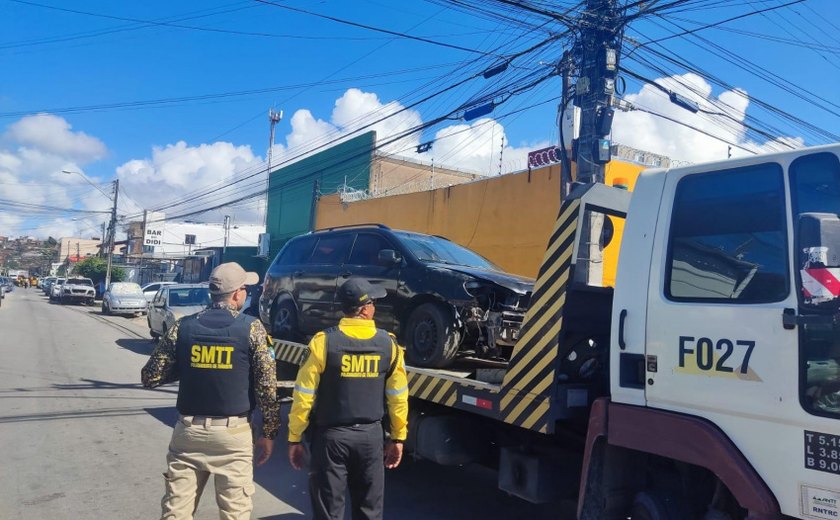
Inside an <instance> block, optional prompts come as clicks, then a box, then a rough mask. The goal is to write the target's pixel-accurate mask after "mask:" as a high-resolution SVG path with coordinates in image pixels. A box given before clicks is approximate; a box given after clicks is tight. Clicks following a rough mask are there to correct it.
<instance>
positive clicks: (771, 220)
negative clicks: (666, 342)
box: [665, 163, 790, 303]
mask: <svg viewBox="0 0 840 520" xmlns="http://www.w3.org/2000/svg"><path fill="white" fill-rule="evenodd" d="M667 269H668V273H667V278H666V281H665V294H666V296H667V297H668V298H669V299H671V300H675V301H706V302H721V303H723V302H726V303H764V302H777V301H781V300H783V299H784V298H786V297H787V295H788V294H789V291H790V289H789V288H790V283H789V280H788V271H789V269H788V261H787V225H786V221H785V187H784V178H783V175H782V169H781V167H780V166H779V165H778V164H776V163H768V164H760V165H756V166H749V167H745V168H735V169H731V170H724V171H719V172H713V173H701V174H697V175H690V176H688V177H685V178H684V179H682V180H680V181H679V184H678V185H677V193H676V197H675V201H674V212H673V215H672V216H671V238H670V244H669V246H668V266H667Z"/></svg>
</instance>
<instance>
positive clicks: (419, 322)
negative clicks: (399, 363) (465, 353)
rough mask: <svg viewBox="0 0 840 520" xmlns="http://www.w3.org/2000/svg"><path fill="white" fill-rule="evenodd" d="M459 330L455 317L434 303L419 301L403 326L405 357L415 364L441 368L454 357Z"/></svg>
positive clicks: (458, 341)
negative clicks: (404, 326)
mask: <svg viewBox="0 0 840 520" xmlns="http://www.w3.org/2000/svg"><path fill="white" fill-rule="evenodd" d="M460 343H461V333H460V331H458V330H456V328H455V320H454V319H453V317H452V315H451V314H450V313H449V312H447V311H446V309H445V308H444V307H443V306H442V305H440V304H437V303H424V304H423V305H420V306H419V307H417V308H416V309H414V312H412V313H411V316H410V317H409V318H408V324H407V326H406V328H405V357H406V360H407V361H408V363H409V364H411V365H414V366H418V367H435V368H442V367H445V366H448V365H450V364H451V363H452V361H454V360H455V356H456V355H457V354H458V346H459V345H460Z"/></svg>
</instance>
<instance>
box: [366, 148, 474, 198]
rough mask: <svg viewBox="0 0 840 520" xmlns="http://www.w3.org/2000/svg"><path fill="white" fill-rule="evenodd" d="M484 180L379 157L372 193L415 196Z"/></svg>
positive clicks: (374, 164)
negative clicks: (410, 194)
mask: <svg viewBox="0 0 840 520" xmlns="http://www.w3.org/2000/svg"><path fill="white" fill-rule="evenodd" d="M480 178H482V176H481V175H479V174H477V173H466V172H460V171H456V170H451V169H449V168H441V167H439V166H433V165H431V164H424V163H420V162H416V161H410V160H407V159H399V158H396V157H384V156H377V157H376V158H374V161H373V168H372V169H371V174H370V192H371V193H372V194H373V196H374V197H382V196H388V195H399V194H402V193H415V192H418V191H428V190H433V189H435V188H441V187H447V186H450V185H455V184H464V183H465V182H470V181H474V180H476V179H480Z"/></svg>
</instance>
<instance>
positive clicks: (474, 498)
mask: <svg viewBox="0 0 840 520" xmlns="http://www.w3.org/2000/svg"><path fill="white" fill-rule="evenodd" d="M42 294H43V293H42V292H41V291H40V290H38V289H34V288H32V289H28V290H27V289H17V290H16V291H15V292H14V293H12V294H9V295H7V297H6V299H5V300H4V301H3V305H2V307H0V355H2V362H0V447H2V448H0V468H2V469H0V518H21V519H34V518H50V519H55V520H60V519H72V520H77V519H79V518H85V519H99V518H102V519H114V518H119V519H125V520H130V519H148V518H155V517H156V516H157V515H158V514H159V511H160V498H161V494H162V492H163V478H162V476H161V473H162V472H163V471H164V470H165V453H166V447H167V445H168V442H169V437H170V435H171V431H172V424H174V422H175V418H176V411H175V397H176V394H177V386H176V385H169V386H166V387H163V388H161V389H158V390H153V391H151V390H146V389H144V388H142V386H141V385H140V383H139V379H140V368H141V367H142V366H143V364H144V363H145V362H146V359H147V358H148V355H149V353H150V352H151V350H152V346H153V345H152V341H151V339H149V336H148V329H147V328H146V321H145V318H125V317H114V316H107V317H106V316H102V315H101V314H100V312H99V308H98V307H84V306H62V305H57V304H51V303H49V302H48V300H47V298H46V297H44V296H43V295H42ZM285 413H287V410H284V415H285ZM284 438H285V432H281V435H280V437H278V442H277V445H276V447H275V455H274V457H273V458H272V459H271V460H270V461H269V462H268V463H267V464H266V465H265V466H263V467H261V468H258V469H257V471H256V477H255V479H256V482H257V492H256V494H255V496H254V516H253V517H254V518H260V519H292V518H307V517H309V498H308V493H307V485H306V474H305V472H296V471H294V470H292V469H291V467H290V466H289V464H288V462H287V460H286V457H285V453H286V446H285V442H283V439H284ZM207 489H208V490H207V492H205V495H204V497H203V500H202V502H201V506H200V507H199V511H198V514H197V515H196V518H197V519H212V518H218V513H217V510H216V506H215V502H214V500H213V494H212V488H211V487H210V486H209V485H208V488H207ZM572 511H573V507H572V505H571V504H561V505H557V504H552V505H540V506H536V505H532V504H528V503H525V502H523V501H521V500H519V499H516V498H513V497H510V496H507V495H506V494H505V493H502V492H500V491H498V490H497V489H496V476H495V474H494V473H493V472H491V471H488V470H486V469H484V468H480V467H476V466H470V467H441V466H437V465H434V464H430V463H427V462H424V461H415V462H413V463H412V464H407V465H405V467H401V468H399V469H397V470H395V471H389V472H388V474H387V481H386V504H385V518H388V519H391V518H397V519H401V520H402V519H406V520H412V519H426V518H430V519H440V520H448V519H463V518H470V517H471V518H474V519H476V520H479V519H480V520H496V519H508V518H511V519H513V518H517V519H518V518H528V519H529V520H540V519H549V518H552V519H564V518H573V513H572ZM348 518H349V515H348Z"/></svg>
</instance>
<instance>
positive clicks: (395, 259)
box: [377, 249, 402, 267]
mask: <svg viewBox="0 0 840 520" xmlns="http://www.w3.org/2000/svg"><path fill="white" fill-rule="evenodd" d="M377 259H378V261H379V265H385V266H388V267H390V266H393V265H396V264H398V263H400V262H401V261H402V257H400V254H399V253H397V252H396V251H394V250H393V249H383V250H381V251H380V252H379V256H378V258H377Z"/></svg>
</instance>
